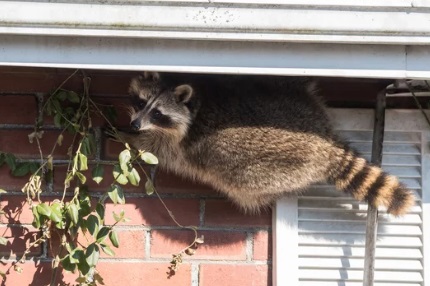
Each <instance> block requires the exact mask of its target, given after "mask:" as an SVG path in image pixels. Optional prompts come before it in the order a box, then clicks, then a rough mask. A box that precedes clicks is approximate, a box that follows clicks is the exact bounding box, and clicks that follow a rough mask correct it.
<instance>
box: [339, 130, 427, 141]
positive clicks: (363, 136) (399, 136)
mask: <svg viewBox="0 0 430 286" xmlns="http://www.w3.org/2000/svg"><path fill="white" fill-rule="evenodd" d="M337 133H338V134H339V135H340V136H341V137H342V138H344V139H346V140H348V141H349V142H360V141H364V142H372V140H373V132H372V131H345V130H340V131H338V132H337ZM384 142H385V143H391V142H396V143H399V142H401V143H420V142H421V134H420V132H393V131H385V133H384Z"/></svg>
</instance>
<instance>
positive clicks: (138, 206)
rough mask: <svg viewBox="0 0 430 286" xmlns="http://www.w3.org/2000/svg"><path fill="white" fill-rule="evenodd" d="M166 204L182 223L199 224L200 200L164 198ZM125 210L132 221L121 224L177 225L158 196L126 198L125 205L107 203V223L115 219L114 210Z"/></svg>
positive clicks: (117, 211)
mask: <svg viewBox="0 0 430 286" xmlns="http://www.w3.org/2000/svg"><path fill="white" fill-rule="evenodd" d="M164 202H165V204H166V205H167V207H168V208H169V210H170V211H171V212H172V214H173V215H174V216H175V219H176V220H177V221H178V222H179V223H180V224H182V225H198V224H199V211H200V208H199V201H198V200H193V199H164ZM121 210H124V211H125V216H126V217H128V218H130V219H131V221H130V222H127V223H122V224H121V225H152V226H154V225H158V226H164V225H165V226H176V224H175V222H174V221H173V220H172V218H171V217H170V216H169V214H168V213H167V211H166V209H165V208H164V207H163V205H162V204H161V202H160V201H159V200H158V198H126V204H125V205H116V206H114V205H113V204H111V203H108V204H106V224H113V223H114V222H115V221H114V219H113V217H112V215H111V213H112V211H115V212H116V213H119V212H120V211H121Z"/></svg>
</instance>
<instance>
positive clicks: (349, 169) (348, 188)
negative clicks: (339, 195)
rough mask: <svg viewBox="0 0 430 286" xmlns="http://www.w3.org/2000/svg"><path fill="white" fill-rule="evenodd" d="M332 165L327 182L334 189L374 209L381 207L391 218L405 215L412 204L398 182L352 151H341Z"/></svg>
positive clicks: (409, 194) (404, 188)
mask: <svg viewBox="0 0 430 286" xmlns="http://www.w3.org/2000/svg"><path fill="white" fill-rule="evenodd" d="M342 153H343V154H342V155H341V156H340V158H339V161H338V162H337V163H338V164H336V166H333V167H332V169H331V172H330V175H329V182H330V183H334V184H335V185H336V188H337V189H339V190H342V191H344V192H346V193H349V194H351V195H352V196H353V197H354V198H356V199H357V200H360V201H367V202H370V203H371V204H372V205H373V206H374V207H379V206H384V207H386V208H387V212H388V213H390V214H393V215H396V216H398V215H403V214H405V213H407V212H408V211H409V210H410V208H411V207H412V206H413V205H414V204H415V196H414V194H413V192H412V191H411V190H408V189H407V188H406V187H405V186H404V185H403V184H402V183H400V182H399V180H398V179H397V178H396V177H395V176H392V175H389V174H387V173H385V172H383V171H382V169H381V168H378V167H375V166H372V165H371V164H369V163H368V162H367V161H366V160H365V159H363V158H360V157H359V156H358V155H357V154H356V153H355V152H354V151H351V150H348V149H346V150H343V152H342Z"/></svg>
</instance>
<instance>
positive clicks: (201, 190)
mask: <svg viewBox="0 0 430 286" xmlns="http://www.w3.org/2000/svg"><path fill="white" fill-rule="evenodd" d="M155 184H156V187H157V191H158V192H159V193H165V194H177V193H180V194H198V195H203V194H204V195H212V196H218V195H219V194H218V193H217V192H216V191H215V190H213V189H212V188H211V187H210V186H208V185H204V184H201V183H195V182H192V181H190V180H188V179H185V178H181V177H179V176H177V175H174V174H171V173H165V172H162V171H160V172H159V173H158V174H157V176H156V178H155Z"/></svg>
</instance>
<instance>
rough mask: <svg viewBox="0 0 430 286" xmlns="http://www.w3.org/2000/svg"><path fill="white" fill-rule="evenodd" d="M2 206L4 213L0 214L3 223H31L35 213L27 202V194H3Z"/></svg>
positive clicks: (0, 203) (0, 202)
mask: <svg viewBox="0 0 430 286" xmlns="http://www.w3.org/2000/svg"><path fill="white" fill-rule="evenodd" d="M0 199H1V201H0V206H1V209H2V210H3V212H4V214H3V215H1V216H0V221H1V222H2V223H10V224H31V223H32V222H33V213H32V211H31V209H30V207H29V205H28V204H27V202H26V196H24V195H22V196H14V195H2V196H1V197H0Z"/></svg>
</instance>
